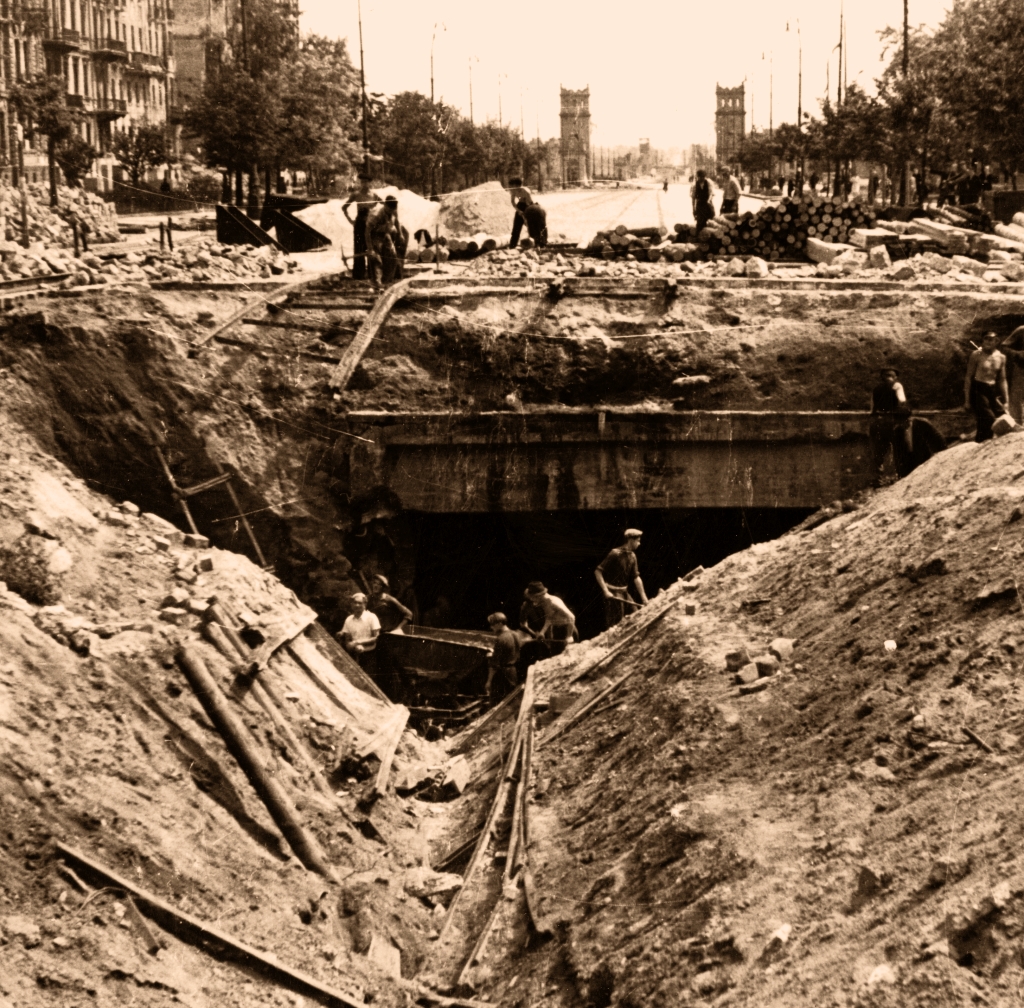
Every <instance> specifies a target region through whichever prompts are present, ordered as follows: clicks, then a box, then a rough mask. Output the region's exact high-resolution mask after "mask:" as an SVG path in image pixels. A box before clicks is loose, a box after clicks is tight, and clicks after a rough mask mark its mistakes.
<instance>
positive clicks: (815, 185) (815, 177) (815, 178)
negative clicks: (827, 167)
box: [808, 172, 821, 192]
mask: <svg viewBox="0 0 1024 1008" xmlns="http://www.w3.org/2000/svg"><path fill="white" fill-rule="evenodd" d="M808 181H809V182H810V183H811V192H817V191H818V182H820V181H821V180H820V178H819V177H818V173H817V172H811V177H810V179H808Z"/></svg>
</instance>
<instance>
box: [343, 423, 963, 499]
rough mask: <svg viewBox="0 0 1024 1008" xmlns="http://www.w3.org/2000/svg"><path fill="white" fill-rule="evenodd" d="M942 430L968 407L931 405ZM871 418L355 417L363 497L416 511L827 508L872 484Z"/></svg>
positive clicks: (355, 489)
mask: <svg viewBox="0 0 1024 1008" xmlns="http://www.w3.org/2000/svg"><path fill="white" fill-rule="evenodd" d="M917 415H918V416H921V417H924V418H925V419H927V420H929V421H930V422H931V423H933V424H934V425H935V426H936V427H937V428H938V429H939V430H940V431H941V432H942V433H943V434H944V435H946V436H951V435H957V434H960V433H962V432H964V431H965V430H968V429H969V428H970V426H971V418H969V417H968V416H967V415H966V414H964V413H958V412H953V413H939V412H934V413H919V414H917ZM869 423H870V414H868V413H861V412H852V411H850V412H820V413H809V412H807V413H802V412H747V411H693V412H683V411H665V412H639V411H629V410H611V409H607V410H592V409H591V410H586V411H570V410H557V411H550V412H527V413H518V412H493V413H387V412H372V411H364V412H353V413H349V414H348V427H349V430H350V431H351V433H353V434H357V435H359V436H360V437H363V438H367V439H369V440H370V441H371V442H372V443H366V442H363V441H356V440H351V441H349V440H348V439H344V441H345V443H343V444H342V443H339V444H338V445H337V451H338V452H339V453H341V454H342V455H343V456H344V466H345V468H347V470H348V484H349V487H350V492H351V493H353V494H359V493H365V492H367V491H369V490H371V489H387V490H389V491H391V492H392V493H394V494H395V495H396V496H397V497H398V499H399V500H400V501H401V505H402V507H403V508H405V509H407V510H417V511H427V512H486V511H555V510H575V509H584V510H589V509H617V508H718V507H751V508H754V507H757V508H775V507H779V508H815V507H819V506H821V505H822V504H826V503H828V502H830V501H833V500H835V499H837V498H844V497H848V496H850V495H851V494H853V493H856V492H857V491H858V490H861V489H863V488H864V487H866V486H867V485H868V484H869V483H870V480H871V477H872V473H871V450H870V443H869V440H868V426H869Z"/></svg>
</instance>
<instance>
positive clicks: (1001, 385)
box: [964, 332, 1010, 441]
mask: <svg viewBox="0 0 1024 1008" xmlns="http://www.w3.org/2000/svg"><path fill="white" fill-rule="evenodd" d="M998 347H999V337H998V336H997V335H996V334H995V333H994V332H987V333H985V335H984V337H983V338H982V341H981V347H980V348H979V349H977V350H975V351H974V353H972V354H971V356H970V357H969V358H968V360H967V374H966V375H965V376H964V409H966V410H974V417H975V420H976V422H977V429H976V432H975V435H974V440H975V441H988V440H990V439H991V437H992V424H993V423H994V422H995V420H996V417H999V416H1002V415H1003V414H1004V413H1005V412H1006V403H1007V401H1008V400H1009V398H1010V392H1009V389H1008V387H1007V383H1006V355H1005V354H1003V353H1002V352H1001V351H1000V350H999V349H998ZM1000 394H1001V398H1000Z"/></svg>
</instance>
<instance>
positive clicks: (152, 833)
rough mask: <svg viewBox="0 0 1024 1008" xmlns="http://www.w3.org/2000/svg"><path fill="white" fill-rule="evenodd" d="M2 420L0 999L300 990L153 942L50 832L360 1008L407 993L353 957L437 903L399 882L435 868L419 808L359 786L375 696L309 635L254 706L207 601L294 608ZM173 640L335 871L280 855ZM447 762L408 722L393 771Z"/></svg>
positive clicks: (247, 996) (277, 610)
mask: <svg viewBox="0 0 1024 1008" xmlns="http://www.w3.org/2000/svg"><path fill="white" fill-rule="evenodd" d="M0 433H2V443H3V449H2V454H0V460H2V464H0V581H3V582H4V584H3V585H2V586H0V824H2V828H0V1005H2V1006H3V1008H27V1006H37V1005H38V1006H42V1005H47V1006H58V1005H59V1006H62V1008H63V1006H68V1005H79V1004H83V1005H84V1004H97V1005H115V1004H117V1005H121V1004H135V1005H157V1004H166V1003H167V1002H168V1001H172V1000H173V1001H177V1002H179V1003H183V1004H187V1005H191V1006H193V1008H205V1006H214V1005H219V1004H223V1003H230V1004H237V1005H244V1006H249V1005H274V1004H301V1003H305V1002H304V999H303V998H302V997H301V996H299V995H295V994H293V993H292V992H290V991H287V990H284V989H282V988H281V987H280V986H278V985H275V984H272V983H268V982H267V981H266V980H264V979H262V978H261V977H260V975H259V974H258V973H256V972H254V971H252V970H249V969H246V968H240V967H237V966H234V965H228V964H224V963H220V962H218V959H216V958H212V957H211V956H210V955H208V954H206V953H204V952H203V951H201V950H199V949H195V948H193V947H192V946H190V945H185V944H183V943H182V942H180V941H178V940H177V939H176V938H174V937H172V936H171V935H169V934H166V933H165V932H162V931H160V930H159V929H157V934H158V935H159V937H160V939H161V941H162V942H163V943H164V944H165V946H166V947H164V948H163V949H161V950H160V951H159V952H158V953H156V954H155V955H153V954H150V953H149V952H147V950H146V944H145V940H144V936H143V935H142V934H141V933H140V931H139V930H138V929H137V928H136V926H135V924H134V922H133V919H132V914H131V912H130V909H129V908H128V907H127V905H126V904H125V902H124V901H123V900H122V899H121V897H120V894H119V893H117V892H113V891H110V890H101V891H92V892H90V893H89V894H88V895H87V893H86V892H83V891H81V889H80V888H79V886H78V883H77V882H76V880H75V879H74V878H73V877H71V876H69V875H68V874H67V873H66V872H64V871H63V870H62V867H61V866H60V865H59V863H58V860H57V859H56V857H55V851H54V844H55V842H56V841H58V840H59V841H62V842H65V843H68V844H70V845H72V846H74V847H77V848H79V849H81V850H83V851H85V852H86V853H88V854H89V855H90V856H92V857H93V858H95V859H96V860H98V861H100V862H102V863H104V864H106V865H108V866H109V867H110V868H111V869H113V870H114V871H115V872H117V873H119V874H121V875H122V876H128V877H129V878H131V879H132V880H134V881H135V882H137V883H138V884H139V885H140V886H142V887H143V888H145V889H148V890H149V891H150V892H155V893H156V894H157V895H158V896H160V897H162V898H164V899H165V900H167V901H168V902H170V903H171V904H173V905H175V906H177V907H178V908H180V909H181V910H184V911H186V912H189V913H191V914H193V915H195V916H197V917H199V918H200V919H202V920H204V921H208V922H212V923H216V924H217V925H218V926H220V927H222V928H223V929H224V930H226V931H228V932H229V933H231V934H233V935H235V936H237V937H238V938H240V939H242V940H243V941H246V942H248V943H249V944H251V945H254V946H256V947H257V948H259V949H263V950H266V951H267V952H270V953H272V954H274V955H276V956H277V957H278V958H279V960H280V961H281V962H282V963H284V964H286V965H288V966H291V967H294V968H298V969H302V970H305V971H307V972H309V973H311V974H313V975H314V976H316V977H318V978H319V979H320V980H321V981H323V982H325V983H327V984H329V985H332V986H334V987H335V988H340V989H342V990H343V991H349V992H351V993H352V995H353V996H354V997H355V999H356V1001H357V1002H359V1003H361V1002H362V998H363V994H364V993H368V994H370V995H371V996H373V997H374V998H375V1003H377V1004H382V1005H391V1004H396V1005H397V1004H407V1003H410V999H409V998H408V995H407V994H406V993H405V992H403V991H402V990H401V989H400V988H398V987H397V986H396V983H395V982H394V980H393V979H392V978H391V977H390V976H389V975H388V974H387V973H386V972H385V971H382V970H381V969H380V968H379V967H378V966H377V965H374V963H373V962H371V960H370V959H369V958H368V957H367V956H366V954H365V953H367V951H368V948H369V944H370V941H371V940H372V939H373V936H374V935H377V936H378V941H380V942H383V943H384V944H385V946H388V947H392V948H393V949H396V950H398V951H400V953H401V957H402V970H403V972H404V973H405V975H406V977H411V976H412V975H413V974H414V973H415V972H416V970H417V968H418V964H419V962H420V961H421V960H422V958H423V956H424V950H425V948H426V947H427V945H428V943H429V936H430V933H431V931H432V930H433V927H434V921H435V919H436V917H435V916H432V914H431V907H432V905H433V904H431V903H430V902H429V901H425V900H423V899H420V898H419V896H418V895H416V894H417V893H421V892H422V887H423V884H424V883H423V877H424V874H426V876H428V877H432V873H430V872H429V870H427V869H425V868H424V865H425V862H426V857H427V848H426V840H425V837H424V832H423V831H422V830H420V829H419V828H418V826H417V824H418V823H419V822H421V821H426V820H428V819H430V817H431V816H432V815H433V814H434V811H435V807H434V806H429V805H427V804H425V803H421V802H412V801H410V800H406V799H403V798H399V797H397V796H396V795H395V794H394V792H393V791H391V792H389V794H388V795H387V796H386V797H384V798H381V799H379V800H378V801H377V802H376V804H374V805H373V806H372V808H370V809H369V810H368V808H367V807H366V806H360V805H358V804H357V799H359V798H360V797H361V796H362V794H363V788H364V787H365V785H364V783H363V781H364V779H365V778H366V777H367V775H368V774H372V773H373V772H375V771H374V767H375V766H376V765H379V760H378V758H377V757H376V756H372V755H371V756H370V757H369V758H368V759H362V760H361V759H360V758H359V757H358V756H357V754H356V749H357V747H359V746H362V745H364V744H366V745H369V746H370V748H371V749H372V750H373V751H374V752H379V743H378V742H374V743H372V744H371V738H372V736H373V733H374V732H375V731H377V730H378V729H380V728H381V727H382V726H383V725H384V724H385V723H386V721H387V719H388V718H389V717H391V716H392V713H393V708H391V706H390V705H388V704H387V703H383V702H381V701H380V700H379V699H376V698H374V697H373V696H372V695H370V694H368V693H366V692H365V691H364V690H363V689H362V688H360V687H359V686H358V682H357V681H356V680H351V681H350V680H349V679H347V678H346V676H345V674H343V672H339V671H337V669H336V667H335V665H333V664H332V662H331V655H332V654H333V652H332V651H331V649H330V647H328V646H327V645H325V644H322V643H318V641H317V639H316V638H315V637H313V638H308V637H304V638H303V640H304V643H305V645H306V650H305V651H304V652H303V653H304V654H305V655H306V657H305V658H303V660H302V662H299V661H298V659H297V658H295V657H294V656H291V655H289V654H286V653H284V652H283V651H281V652H278V653H277V654H276V655H275V657H274V658H273V660H272V661H271V664H270V667H268V668H267V669H266V671H265V672H264V673H262V675H261V682H263V683H264V684H265V687H266V688H267V690H268V691H270V692H271V694H272V696H273V697H276V700H275V702H274V704H273V706H276V707H277V708H278V719H277V720H276V721H275V720H274V719H272V718H270V717H268V716H267V714H266V713H265V711H264V708H263V707H261V706H260V705H259V703H258V701H257V700H256V698H255V694H254V693H251V692H250V687H249V685H248V680H246V679H243V678H236V677H235V675H234V673H233V671H232V663H231V662H230V661H228V660H227V659H226V658H224V657H223V656H222V655H221V654H220V653H219V652H218V651H217V650H216V649H215V648H214V647H213V646H212V645H211V644H209V643H207V642H206V641H205V640H204V639H203V638H202V637H201V636H200V630H201V621H202V617H201V615H200V614H201V611H202V609H203V608H204V605H205V603H206V601H208V600H209V599H210V598H211V597H215V598H216V599H218V600H219V601H220V602H222V603H224V604H227V605H230V606H231V607H232V608H233V609H234V610H235V611H236V612H238V613H240V614H245V613H248V615H245V616H244V618H245V619H246V620H248V621H249V622H250V623H251V625H252V626H255V627H260V626H262V627H263V631H265V633H264V636H265V637H270V636H272V635H273V633H274V632H275V628H277V629H280V628H281V627H287V626H296V627H301V626H302V625H303V624H304V623H307V622H308V621H309V619H310V618H311V617H312V616H313V615H314V614H313V613H312V610H310V609H308V608H307V607H305V606H303V605H302V604H301V603H299V601H298V600H297V599H296V597H295V596H294V595H293V594H292V593H291V592H290V591H289V590H288V589H286V588H285V587H284V586H283V585H281V583H280V582H279V581H278V580H277V579H276V578H275V577H274V576H273V575H271V574H269V573H268V572H266V571H263V570H261V569H260V568H258V567H256V566H255V565H253V564H252V563H251V562H250V561H249V560H247V559H246V558H245V557H242V556H240V555H239V554H236V553H231V552H226V551H223V550H219V549H205V548H201V544H199V545H198V546H197V547H195V548H190V547H189V546H188V545H187V544H184V545H183V543H182V536H181V533H180V532H176V531H175V530H174V529H173V527H168V526H167V525H166V524H164V523H161V522H160V520H159V519H153V518H151V517H147V516H146V515H142V516H138V515H136V514H134V513H133V509H132V508H131V507H128V506H125V508H123V509H120V508H117V507H115V506H114V502H113V501H112V500H111V499H110V498H106V497H103V496H102V495H99V494H96V493H95V492H93V491H90V490H89V489H87V488H86V487H85V485H84V484H83V483H82V481H81V480H80V479H77V478H76V477H74V476H72V474H71V473H70V471H69V470H68V469H67V468H66V467H64V466H63V465H61V464H60V463H58V462H56V461H55V460H53V459H52V458H51V457H49V456H48V455H47V454H46V453H44V452H41V451H40V450H39V448H38V445H37V443H36V442H35V440H34V439H33V438H32V437H30V436H29V435H28V434H27V433H26V432H25V431H24V430H23V429H21V428H20V427H19V426H18V425H17V424H15V423H13V422H11V421H5V422H4V423H3V424H2V426H0ZM173 592H178V593H179V594H178V596H177V597H176V599H175V604H174V605H173V606H172V607H171V611H170V612H168V611H167V609H166V605H167V601H168V596H169V595H170V594H171V593H173ZM168 617H170V618H171V621H170V622H168V621H167V619H168ZM253 621H255V622H253ZM263 631H260V632H263ZM183 644H185V645H188V646H190V647H191V648H193V649H194V650H195V652H196V653H197V654H199V655H201V656H202V658H203V659H204V660H205V662H206V663H207V665H208V666H209V668H210V670H211V673H212V675H213V676H214V678H215V679H216V680H217V681H218V682H219V683H220V684H221V687H222V689H224V690H225V691H226V692H228V693H229V694H230V696H231V701H230V702H231V703H232V704H233V705H234V708H235V710H236V713H237V716H238V717H240V718H241V719H242V720H243V721H244V723H245V724H246V725H247V726H248V728H249V729H250V730H251V731H252V734H253V744H254V745H255V746H256V748H257V750H258V752H259V753H260V757H259V758H260V760H261V761H262V762H263V763H264V764H265V765H266V767H267V768H268V771H269V772H270V773H271V775H272V776H273V777H274V778H275V779H276V780H277V781H278V782H279V786H280V787H282V788H283V789H284V790H285V792H286V793H287V794H288V795H289V796H290V799H291V801H292V802H293V803H294V805H295V807H296V809H297V813H298V815H299V817H300V819H301V821H302V822H303V823H304V825H305V826H306V828H307V829H308V830H309V831H310V832H311V833H312V834H313V835H314V836H315V837H316V839H317V841H318V843H319V844H320V845H321V846H322V848H323V849H324V851H325V852H326V855H327V858H328V860H329V861H330V863H331V864H332V865H333V866H335V869H336V871H337V873H338V875H339V876H340V878H341V883H340V884H333V883H329V882H325V881H324V879H322V878H321V877H320V876H318V875H315V874H312V873H311V872H309V871H306V870H305V869H304V868H303V867H302V865H301V864H300V863H299V861H298V860H297V859H296V857H295V856H294V855H293V852H292V850H291V849H290V848H289V846H288V844H287V843H286V842H285V840H284V839H283V838H282V836H281V834H280V832H279V831H278V828H277V826H275V824H274V821H273V820H272V819H271V817H270V815H269V814H268V811H267V808H266V807H265V806H264V805H263V804H262V803H261V801H260V800H259V799H258V797H257V795H256V792H255V791H254V789H253V787H252V785H251V784H250V782H249V781H248V780H247V778H246V776H245V775H244V774H243V773H242V771H241V770H240V768H239V765H238V764H237V763H236V762H235V760H234V758H233V756H232V755H231V754H230V753H229V752H228V750H227V748H226V747H225V744H224V742H223V740H222V738H221V736H220V734H219V733H218V732H217V731H216V730H215V728H214V725H213V724H212V723H211V721H210V719H209V717H208V716H207V712H206V711H205V710H204V708H203V706H202V704H201V703H200V701H199V699H198V698H197V696H196V694H195V693H194V692H193V691H192V689H191V688H190V687H189V685H188V682H187V680H186V679H185V677H184V675H183V674H182V671H181V669H180V667H179V666H178V665H177V664H176V663H175V660H174V656H175V653H176V651H177V649H178V648H179V647H180V646H181V645H183ZM311 652H315V653H311ZM304 663H305V664H304ZM310 663H311V664H310ZM307 665H308V667H309V668H312V669H315V670H316V674H315V675H314V674H312V673H311V672H310V671H309V670H308V669H307ZM339 667H341V666H339ZM324 683H326V684H327V685H326V686H324V685H323V684H324ZM354 683H355V684H354ZM281 725H288V726H290V727H289V731H288V732H286V731H285V730H284V729H283V728H282V727H281ZM289 732H290V734H289ZM302 750H305V752H306V753H307V754H308V755H309V759H310V760H311V763H312V765H313V766H315V767H317V773H316V774H314V773H313V772H312V771H311V769H310V768H309V764H307V763H306V762H304V760H303V758H302V755H301V751H302ZM444 760H445V754H444V753H443V752H442V751H441V750H440V749H437V748H435V747H432V746H429V745H427V744H425V743H423V742H422V741H421V740H419V739H418V738H417V737H416V736H415V735H413V734H412V733H410V732H407V733H405V735H404V736H403V739H402V742H401V744H400V746H399V750H398V756H397V760H396V769H395V773H396V774H411V775H412V778H413V779H414V780H416V779H419V777H417V776H416V774H417V773H418V774H420V775H421V776H422V775H424V774H426V773H428V772H429V768H430V766H431V765H440V764H443V762H444ZM317 780H319V781H321V785H317V784H316V781H317ZM78 870H79V873H82V869H81V868H79V869H78ZM82 874H84V873H82ZM410 893H412V895H410ZM396 954H397V953H396Z"/></svg>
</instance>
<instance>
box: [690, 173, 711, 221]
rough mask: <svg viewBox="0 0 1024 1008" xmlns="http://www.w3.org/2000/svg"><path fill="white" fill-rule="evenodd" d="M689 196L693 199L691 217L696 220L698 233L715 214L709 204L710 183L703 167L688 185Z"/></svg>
mask: <svg viewBox="0 0 1024 1008" xmlns="http://www.w3.org/2000/svg"><path fill="white" fill-rule="evenodd" d="M690 198H691V199H692V200H693V219H694V220H695V221H696V222H697V234H698V235H699V234H700V233H701V231H703V230H704V228H706V227H707V224H708V221H709V220H711V218H712V217H714V216H715V208H714V207H713V206H712V205H711V183H710V182H709V181H708V178H707V175H706V174H705V173H704V169H703V168H701V169H700V171H698V172H697V181H696V182H694V183H693V185H692V186H691V187H690Z"/></svg>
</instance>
